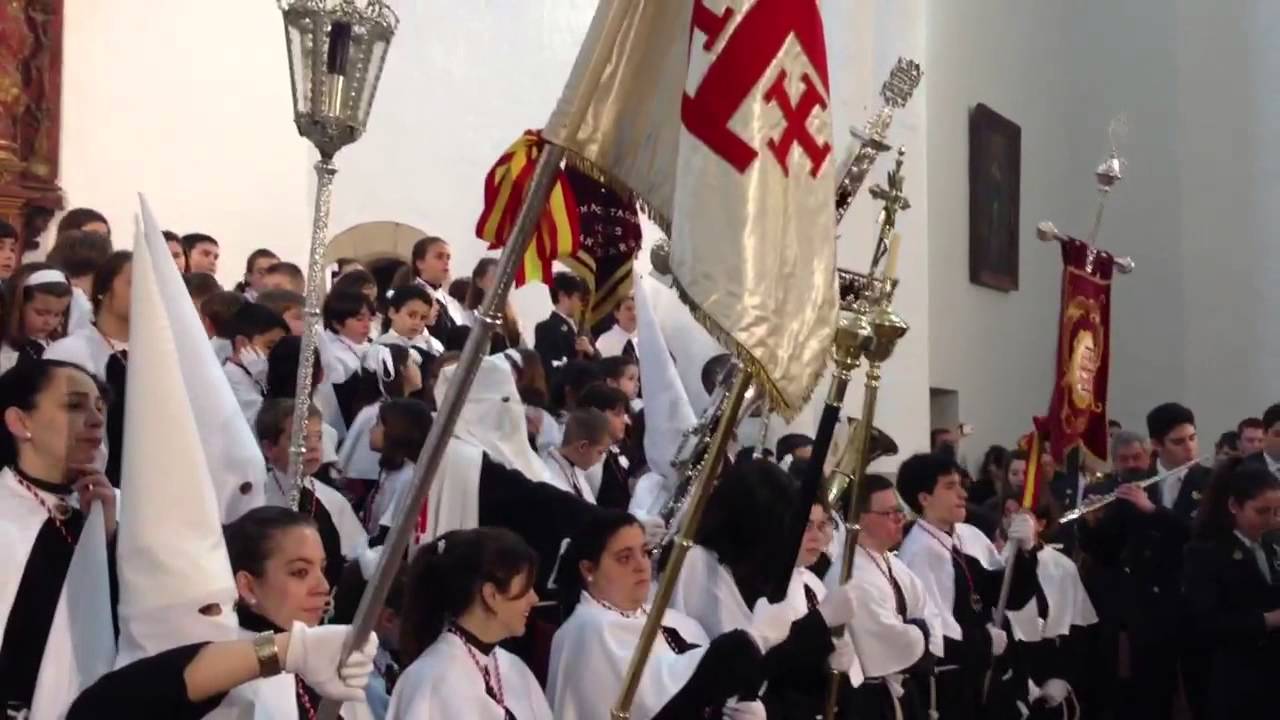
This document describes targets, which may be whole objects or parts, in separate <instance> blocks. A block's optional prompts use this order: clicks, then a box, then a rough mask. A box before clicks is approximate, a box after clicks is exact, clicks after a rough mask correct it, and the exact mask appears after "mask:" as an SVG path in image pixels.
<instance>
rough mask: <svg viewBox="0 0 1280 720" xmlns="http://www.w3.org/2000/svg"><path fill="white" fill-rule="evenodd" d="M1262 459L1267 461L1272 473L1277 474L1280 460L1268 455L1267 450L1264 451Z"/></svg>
mask: <svg viewBox="0 0 1280 720" xmlns="http://www.w3.org/2000/svg"><path fill="white" fill-rule="evenodd" d="M1262 459H1263V460H1266V461H1267V467H1268V468H1270V470H1271V472H1275V471H1276V469H1277V468H1280V460H1277V459H1275V458H1273V457H1271V456H1270V455H1268V454H1267V451H1266V450H1263V451H1262Z"/></svg>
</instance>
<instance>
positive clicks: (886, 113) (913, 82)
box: [836, 58, 923, 225]
mask: <svg viewBox="0 0 1280 720" xmlns="http://www.w3.org/2000/svg"><path fill="white" fill-rule="evenodd" d="M922 76H923V73H922V71H921V70H920V65H919V63H917V62H915V61H914V60H908V59H907V58H898V62H897V63H895V64H894V66H893V69H892V70H890V71H889V79H888V80H885V81H884V85H882V86H880V99H881V100H883V101H884V107H882V108H880V110H879V111H878V112H876V114H875V115H872V116H871V119H870V120H868V121H867V124H866V126H865V127H864V128H863V129H862V130H857V129H852V130H850V132H851V133H852V134H853V137H854V138H855V139H857V140H858V141H859V145H858V149H857V150H855V151H853V152H852V153H851V154H850V156H849V157H848V158H846V159H845V161H844V162H843V163H841V171H840V182H839V184H837V185H836V224H837V225H839V224H840V220H842V219H843V218H844V215H845V213H846V212H848V211H849V206H850V205H853V198H854V196H856V195H857V194H858V190H860V189H861V188H862V183H863V181H865V180H866V179H867V173H869V172H871V167H872V166H873V165H875V164H876V159H877V158H879V157H880V153H882V152H884V151H886V150H888V149H889V145H888V143H887V142H886V139H887V138H888V136H889V125H890V123H892V122H893V113H894V111H895V110H899V109H901V108H904V107H906V105H907V101H909V100H910V99H911V95H912V94H913V93H915V91H916V87H917V86H918V85H920V78H921V77H922Z"/></svg>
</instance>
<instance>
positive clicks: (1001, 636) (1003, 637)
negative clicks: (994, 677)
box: [987, 625, 1009, 657]
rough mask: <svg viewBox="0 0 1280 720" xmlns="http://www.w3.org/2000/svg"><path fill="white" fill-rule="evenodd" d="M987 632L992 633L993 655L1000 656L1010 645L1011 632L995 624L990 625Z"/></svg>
mask: <svg viewBox="0 0 1280 720" xmlns="http://www.w3.org/2000/svg"><path fill="white" fill-rule="evenodd" d="M987 632H989V633H991V656H992V657H1000V656H1001V655H1003V654H1004V651H1005V648H1007V647H1009V634H1008V633H1006V632H1005V631H1003V630H1001V629H1000V628H998V627H996V626H995V625H988V626H987Z"/></svg>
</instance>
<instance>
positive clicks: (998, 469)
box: [969, 445, 1009, 505]
mask: <svg viewBox="0 0 1280 720" xmlns="http://www.w3.org/2000/svg"><path fill="white" fill-rule="evenodd" d="M1008 467H1009V449H1008V448H1006V447H1004V446H1003V445H992V446H991V447H988V448H987V451H986V452H985V453H983V455H982V462H981V463H980V464H979V465H978V476H977V477H975V478H974V479H973V484H972V485H970V486H969V502H971V503H973V504H974V505H982V504H983V503H985V502H987V501H988V500H990V499H991V498H993V497H997V496H1003V495H1004V494H1005V491H1006V490H1008V480H1007V479H1006V476H1005V471H1006V470H1007V469H1008Z"/></svg>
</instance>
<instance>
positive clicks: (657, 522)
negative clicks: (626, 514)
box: [634, 513, 667, 547]
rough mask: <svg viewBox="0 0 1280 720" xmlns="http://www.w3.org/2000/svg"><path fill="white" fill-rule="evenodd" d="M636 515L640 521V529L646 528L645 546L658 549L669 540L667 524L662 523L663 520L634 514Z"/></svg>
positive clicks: (653, 516) (644, 514) (652, 516)
mask: <svg viewBox="0 0 1280 720" xmlns="http://www.w3.org/2000/svg"><path fill="white" fill-rule="evenodd" d="M634 515H635V516H636V520H639V521H640V527H642V528H644V543H645V545H649V546H651V547H656V546H658V545H661V544H662V541H663V540H666V539H667V524H666V523H664V522H662V518H660V517H658V516H657V515H648V514H646V513H634Z"/></svg>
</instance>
